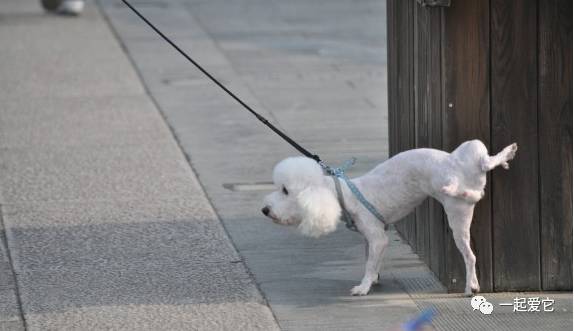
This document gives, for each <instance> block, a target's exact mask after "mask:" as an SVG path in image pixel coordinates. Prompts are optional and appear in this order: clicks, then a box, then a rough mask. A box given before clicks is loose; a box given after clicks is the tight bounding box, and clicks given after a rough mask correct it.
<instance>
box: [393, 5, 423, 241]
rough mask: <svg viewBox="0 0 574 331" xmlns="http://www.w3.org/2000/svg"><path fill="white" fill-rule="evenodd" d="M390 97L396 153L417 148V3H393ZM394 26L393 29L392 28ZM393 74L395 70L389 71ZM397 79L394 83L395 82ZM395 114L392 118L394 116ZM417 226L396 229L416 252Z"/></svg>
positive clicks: (409, 221) (405, 223) (402, 223)
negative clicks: (414, 72) (415, 47)
mask: <svg viewBox="0 0 574 331" xmlns="http://www.w3.org/2000/svg"><path fill="white" fill-rule="evenodd" d="M387 4H388V6H387V11H388V16H389V18H390V20H389V30H388V33H387V34H388V38H389V41H388V43H389V64H388V67H389V69H390V70H392V74H390V76H389V84H388V85H389V89H391V87H390V86H391V85H395V86H394V87H392V91H391V93H392V94H389V100H391V99H394V101H392V102H391V105H392V110H391V109H389V112H390V114H389V116H390V119H389V120H390V121H392V122H391V125H393V126H394V127H395V129H394V130H393V132H392V136H390V137H389V139H390V140H393V141H392V142H391V145H392V146H393V154H396V153H398V152H401V151H404V150H407V149H411V148H413V147H414V113H413V112H414V102H413V6H414V5H415V3H414V1H403V0H389V1H388V2H387ZM390 25H392V27H390ZM389 72H391V71H389ZM391 79H393V80H391ZM391 113H392V116H391ZM415 226H416V224H415V221H414V215H409V216H407V217H406V218H405V219H404V220H402V221H400V222H398V223H396V225H395V227H396V228H397V230H398V231H399V232H400V233H401V234H402V235H403V237H404V238H405V239H406V240H407V241H408V242H409V244H410V245H411V246H413V248H414V249H416V240H415V239H416V228H415Z"/></svg>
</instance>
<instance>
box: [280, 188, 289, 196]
mask: <svg viewBox="0 0 574 331" xmlns="http://www.w3.org/2000/svg"><path fill="white" fill-rule="evenodd" d="M282 191H283V194H285V195H289V191H287V189H286V188H285V186H283V190H282Z"/></svg>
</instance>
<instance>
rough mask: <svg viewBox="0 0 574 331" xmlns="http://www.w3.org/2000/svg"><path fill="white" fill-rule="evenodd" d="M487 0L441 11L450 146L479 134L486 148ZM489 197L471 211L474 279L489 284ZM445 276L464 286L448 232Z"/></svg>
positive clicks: (455, 286)
mask: <svg viewBox="0 0 574 331" xmlns="http://www.w3.org/2000/svg"><path fill="white" fill-rule="evenodd" d="M488 5H489V4H488V1H483V0H466V1H453V2H452V6H451V7H450V8H448V9H446V10H445V15H444V24H443V28H444V32H443V36H444V38H445V40H444V43H443V47H444V59H443V64H444V68H445V69H444V79H445V92H444V93H445V94H444V97H445V99H444V100H445V104H446V105H447V109H446V110H445V118H444V126H443V143H444V147H445V149H446V150H449V151H450V150H453V149H454V148H456V147H457V146H458V145H459V144H460V143H462V142H464V141H465V140H469V139H475V138H478V139H480V140H482V141H483V142H484V143H485V145H486V146H489V140H490V139H489V138H490V115H489V112H490V107H489V100H490V94H489V75H488V73H489V6H488ZM490 211H491V199H490V194H488V193H487V194H486V195H485V197H484V198H483V200H482V201H480V202H479V203H478V204H477V206H476V209H475V213H474V221H473V225H472V228H471V237H472V240H473V242H474V243H476V244H477V245H475V246H474V247H473V249H474V251H475V253H476V256H477V268H478V273H479V281H480V284H481V286H482V287H483V288H484V290H486V291H488V290H489V289H490V288H491V284H492V281H491V278H490V277H491V270H492V251H491V249H492V247H491V246H490V243H491V213H490ZM446 260H447V274H448V275H449V277H450V282H449V283H448V284H447V286H448V288H449V290H451V291H462V290H464V283H465V277H464V276H465V270H464V263H463V259H462V257H461V255H460V253H459V252H458V250H457V248H456V246H455V244H454V240H453V239H452V233H451V231H450V230H449V231H448V239H447V244H446Z"/></svg>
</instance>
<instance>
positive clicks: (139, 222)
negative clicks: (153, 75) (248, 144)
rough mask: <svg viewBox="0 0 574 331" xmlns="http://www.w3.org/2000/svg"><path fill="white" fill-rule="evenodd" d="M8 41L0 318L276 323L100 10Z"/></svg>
mask: <svg viewBox="0 0 574 331" xmlns="http://www.w3.org/2000/svg"><path fill="white" fill-rule="evenodd" d="M0 43H1V44H2V45H4V46H5V47H2V50H1V51H0V63H1V64H0V207H1V215H0V218H1V222H0V330H23V329H28V330H104V329H106V330H191V329H202V330H214V329H228V330H231V329H233V330H235V329H237V328H240V329H261V330H269V329H276V328H277V324H276V322H275V320H274V318H273V316H272V313H271V311H270V309H269V308H268V306H267V305H266V303H265V301H264V300H263V298H262V296H261V294H260V293H259V291H258V289H257V287H256V285H255V283H254V282H253V280H252V278H251V277H250V274H249V272H248V271H247V270H246V268H245V266H244V264H243V263H242V261H241V258H240V256H239V255H238V254H237V251H236V250H235V248H234V247H233V246H232V244H231V242H230V240H229V238H228V236H227V235H226V233H225V231H224V229H223V227H222V226H221V223H220V221H219V220H218V218H217V216H216V214H215V213H214V210H213V209H212V207H211V205H210V203H209V201H208V200H207V199H206V197H205V194H204V191H203V189H202V187H201V185H200V183H199V182H198V180H197V178H196V176H195V174H194V172H193V171H192V170H191V168H190V166H189V164H188V163H187V161H186V159H185V157H184V155H183V153H182V152H181V150H180V148H179V147H178V145H177V143H176V141H175V140H174V137H173V135H172V134H171V132H170V130H169V129H168V127H167V125H166V124H165V122H164V120H163V118H162V116H161V115H160V113H159V112H158V110H157V108H156V106H155V105H154V103H153V102H152V101H151V99H150V98H149V96H148V95H147V94H146V92H145V89H144V87H143V86H142V84H141V82H140V79H139V77H138V75H137V73H136V72H135V71H134V69H133V66H132V64H131V63H130V61H129V59H128V58H127V57H126V55H125V53H124V52H123V51H122V49H121V47H120V44H119V43H118V42H117V40H116V38H115V36H114V34H113V33H112V31H111V30H110V28H109V26H108V25H107V23H106V22H105V20H104V19H103V17H102V15H101V14H100V12H99V9H98V8H97V7H95V6H93V4H89V6H88V8H87V11H86V12H85V15H83V16H81V17H80V18H66V17H57V16H53V15H46V14H44V13H43V12H42V11H41V9H40V6H39V3H38V2H37V1H25V2H24V1H20V0H6V1H3V2H2V5H1V6H0Z"/></svg>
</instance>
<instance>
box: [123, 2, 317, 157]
mask: <svg viewBox="0 0 574 331" xmlns="http://www.w3.org/2000/svg"><path fill="white" fill-rule="evenodd" d="M122 1H123V3H124V4H125V5H126V6H128V8H130V9H131V10H132V11H133V12H134V13H135V14H136V15H137V16H139V18H141V19H142V20H143V21H144V22H145V23H146V24H147V25H149V27H150V28H152V29H153V30H154V31H155V32H156V33H157V34H158V35H160V37H162V38H163V39H164V40H165V41H166V42H167V43H168V44H170V45H171V46H173V48H175V50H176V51H178V52H179V53H180V54H181V55H183V57H185V58H186V59H187V60H188V61H189V62H191V64H193V65H194V66H195V67H196V68H197V69H199V71H201V72H202V73H203V74H204V75H205V76H207V78H209V79H211V81H212V82H214V83H215V84H217V86H219V87H220V88H221V89H222V90H224V91H225V92H226V93H227V94H229V95H230V96H231V97H232V98H233V99H235V101H237V102H239V104H240V105H242V106H243V108H245V109H247V110H248V111H249V112H250V113H251V114H253V115H254V116H255V117H257V119H258V120H259V121H261V122H262V123H263V124H265V125H267V127H268V128H270V129H271V130H273V132H275V133H276V134H278V135H279V136H280V137H281V138H283V139H284V140H285V141H286V142H288V143H289V144H290V145H291V146H293V147H295V149H297V150H298V151H299V152H301V154H303V155H305V156H306V157H309V158H312V159H313V160H315V161H317V162H318V163H319V164H322V161H321V158H320V157H319V155H316V154H313V153H311V152H309V151H308V150H306V149H305V148H304V147H303V146H301V145H299V144H298V143H296V142H295V141H294V140H293V139H291V138H290V137H289V136H287V135H286V134H285V133H283V132H282V131H281V130H279V129H278V128H277V127H275V126H274V125H273V124H271V123H269V121H268V120H267V119H266V118H265V117H263V116H261V115H259V114H258V113H257V112H256V111H255V110H253V109H252V108H251V107H249V105H247V104H246V103H245V102H243V100H241V99H240V98H239V97H238V96H236V95H235V94H233V92H231V91H230V90H228V89H227V87H225V86H224V85H223V84H221V83H220V82H219V81H218V80H217V78H215V77H213V76H212V75H211V74H210V73H209V72H207V70H205V69H203V67H202V66H201V65H199V63H197V62H195V60H193V59H192V58H191V57H190V56H189V55H187V53H185V52H184V51H183V50H182V49H181V48H179V46H177V45H176V44H175V43H174V42H173V41H171V39H169V38H168V37H167V36H166V35H164V34H163V32H161V31H160V30H159V29H158V28H156V27H155V25H153V24H152V23H151V22H150V21H149V20H148V19H147V18H145V17H144V16H143V15H142V14H141V13H140V12H139V11H138V10H137V9H135V8H134V7H133V6H132V5H131V4H130V3H129V2H128V1H127V0H122Z"/></svg>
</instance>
